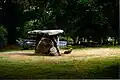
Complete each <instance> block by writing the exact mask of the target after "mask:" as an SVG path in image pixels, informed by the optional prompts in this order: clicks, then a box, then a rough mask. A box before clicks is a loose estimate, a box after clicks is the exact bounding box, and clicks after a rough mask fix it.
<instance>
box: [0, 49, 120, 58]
mask: <svg viewBox="0 0 120 80" xmlns="http://www.w3.org/2000/svg"><path fill="white" fill-rule="evenodd" d="M62 52H64V50H61V53H62ZM114 55H115V56H120V49H119V48H99V49H98V48H95V49H81V50H80V49H75V50H73V51H72V53H71V54H64V55H62V56H59V57H58V56H57V58H56V57H55V56H54V57H53V56H52V57H50V56H38V55H35V53H34V51H33V50H29V51H10V52H1V53H0V57H4V56H5V57H8V58H12V59H17V60H26V59H27V60H38V59H54V60H58V59H63V58H67V59H68V58H69V59H72V58H82V57H96V56H98V57H105V56H114Z"/></svg>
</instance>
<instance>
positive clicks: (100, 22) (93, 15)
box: [0, 0, 119, 44]
mask: <svg viewBox="0 0 120 80" xmlns="http://www.w3.org/2000/svg"><path fill="white" fill-rule="evenodd" d="M118 3H119V0H114V1H108V0H107V1H100V0H41V1H39V0H6V1H5V0H2V1H0V5H1V8H2V10H1V11H0V14H3V15H4V16H3V18H0V24H3V26H4V27H5V28H6V29H7V32H8V37H7V38H8V39H7V40H8V43H11V44H14V43H15V40H16V38H19V37H23V36H25V34H26V32H27V31H29V30H33V29H58V28H59V29H63V30H64V31H65V35H66V36H67V37H68V36H70V37H71V38H72V39H73V40H74V42H75V40H76V38H79V39H82V38H87V39H88V40H89V38H91V39H92V40H93V41H98V42H102V40H103V42H104V40H105V39H106V38H107V36H110V37H114V38H115V41H117V40H118V26H119V25H118V22H119V21H118V11H119V8H118V7H119V4H118ZM12 35H15V36H12Z"/></svg>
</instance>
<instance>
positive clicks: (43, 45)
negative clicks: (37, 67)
mask: <svg viewBox="0 0 120 80" xmlns="http://www.w3.org/2000/svg"><path fill="white" fill-rule="evenodd" d="M51 47H52V40H50V39H49V38H44V37H43V38H42V39H41V40H40V41H39V43H38V45H37V47H36V51H35V52H36V53H48V52H49V49H50V48H51Z"/></svg>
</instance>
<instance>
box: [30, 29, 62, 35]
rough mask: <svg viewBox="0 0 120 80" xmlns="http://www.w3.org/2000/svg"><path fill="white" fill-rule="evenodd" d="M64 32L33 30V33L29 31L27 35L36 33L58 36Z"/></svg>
mask: <svg viewBox="0 0 120 80" xmlns="http://www.w3.org/2000/svg"><path fill="white" fill-rule="evenodd" d="M63 32H64V31H63V30H33V31H29V32H28V33H29V34H36V33H39V34H42V33H43V34H46V33H47V34H49V35H57V34H60V33H63Z"/></svg>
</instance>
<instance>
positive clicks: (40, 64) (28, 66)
mask: <svg viewBox="0 0 120 80" xmlns="http://www.w3.org/2000/svg"><path fill="white" fill-rule="evenodd" d="M33 57H34V58H33ZM52 58H53V59H52ZM119 63H120V56H113V57H105V58H89V59H87V58H86V59H82V60H80V59H68V60H66V58H65V59H62V60H54V57H48V59H47V58H44V57H41V56H32V58H30V59H26V60H16V59H11V58H10V57H7V56H6V57H0V78H1V79H4V78H7V79H13V78H15V79H16V78H17V79H23V78H24V79H38V78H39V79H56V78H58V79H80V78H82V79H91V78H92V79H102V78H103V79H112V78H119Z"/></svg>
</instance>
